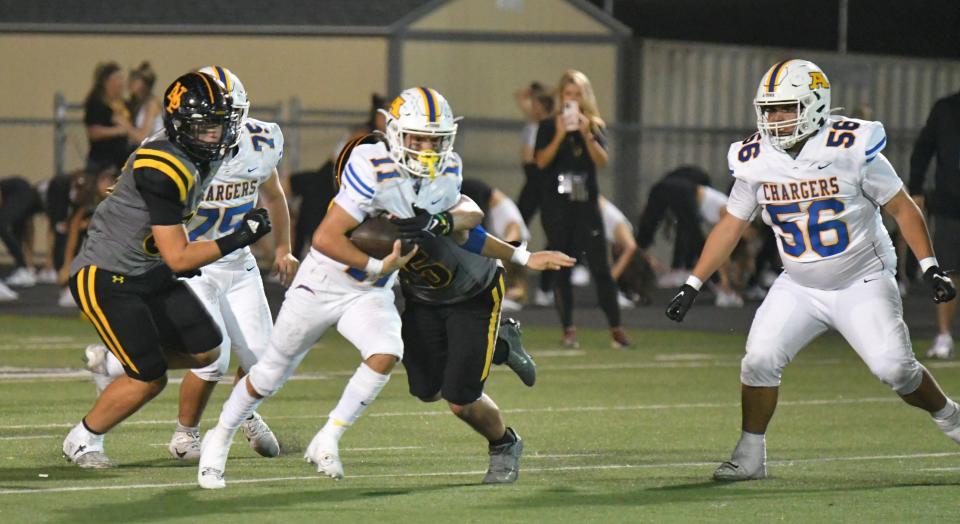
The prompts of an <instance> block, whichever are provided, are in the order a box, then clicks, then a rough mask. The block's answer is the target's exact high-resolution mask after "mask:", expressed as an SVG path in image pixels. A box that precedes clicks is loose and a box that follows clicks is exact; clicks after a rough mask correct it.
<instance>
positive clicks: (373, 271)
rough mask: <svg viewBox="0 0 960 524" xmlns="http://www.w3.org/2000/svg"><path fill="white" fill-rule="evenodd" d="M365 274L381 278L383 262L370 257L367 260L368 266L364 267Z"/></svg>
mask: <svg viewBox="0 0 960 524" xmlns="http://www.w3.org/2000/svg"><path fill="white" fill-rule="evenodd" d="M363 271H364V273H366V274H368V275H370V276H375V277H376V276H380V274H381V273H383V260H380V259H379V258H373V257H370V258H368V259H367V265H366V266H364V267H363Z"/></svg>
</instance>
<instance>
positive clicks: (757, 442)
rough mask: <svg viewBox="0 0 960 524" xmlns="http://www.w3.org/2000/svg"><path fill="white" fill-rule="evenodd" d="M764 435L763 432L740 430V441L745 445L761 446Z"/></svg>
mask: <svg viewBox="0 0 960 524" xmlns="http://www.w3.org/2000/svg"><path fill="white" fill-rule="evenodd" d="M765 439H766V436H765V435H764V434H763V433H750V432H749V431H741V432H740V442H742V443H743V444H744V445H747V446H762V445H763V444H764V441H765Z"/></svg>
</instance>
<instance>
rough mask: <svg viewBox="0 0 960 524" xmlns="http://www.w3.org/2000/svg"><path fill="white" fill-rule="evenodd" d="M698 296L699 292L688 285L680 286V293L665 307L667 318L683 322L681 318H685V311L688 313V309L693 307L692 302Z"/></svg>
mask: <svg viewBox="0 0 960 524" xmlns="http://www.w3.org/2000/svg"><path fill="white" fill-rule="evenodd" d="M699 294H700V292H699V291H697V290H696V289H694V288H693V286H691V285H690V284H684V285H683V286H681V287H680V291H679V292H678V293H677V295H676V296H675V297H673V300H671V301H670V304H669V305H668V306H667V317H668V318H669V319H670V320H676V321H677V322H683V317H685V316H687V311H690V308H692V307H693V301H694V300H696V299H697V295H699Z"/></svg>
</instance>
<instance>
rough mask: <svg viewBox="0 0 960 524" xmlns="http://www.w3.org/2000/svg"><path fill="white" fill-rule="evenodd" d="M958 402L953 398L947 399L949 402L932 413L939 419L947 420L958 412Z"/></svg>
mask: <svg viewBox="0 0 960 524" xmlns="http://www.w3.org/2000/svg"><path fill="white" fill-rule="evenodd" d="M957 409H958V407H957V403H956V402H954V401H953V400H952V399H949V398H948V399H947V404H946V405H945V406H943V408H942V409H941V410H940V411H934V412H933V413H931V414H930V415H931V416H933V418H935V419H937V420H946V419H948V418H950V417H952V416H953V415H954V414H955V413H956V412H957Z"/></svg>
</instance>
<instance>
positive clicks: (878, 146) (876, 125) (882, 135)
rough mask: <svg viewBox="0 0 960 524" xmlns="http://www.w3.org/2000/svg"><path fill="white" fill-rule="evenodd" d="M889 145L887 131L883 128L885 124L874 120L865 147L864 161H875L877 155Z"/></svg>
mask: <svg viewBox="0 0 960 524" xmlns="http://www.w3.org/2000/svg"><path fill="white" fill-rule="evenodd" d="M886 146H887V132H886V130H884V129H883V124H881V123H880V122H873V125H871V126H870V131H869V134H868V135H867V145H866V147H865V148H864V162H866V163H867V164H869V163H870V162H873V160H874V159H875V158H877V155H879V154H880V152H881V151H883V148H884V147H886Z"/></svg>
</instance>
